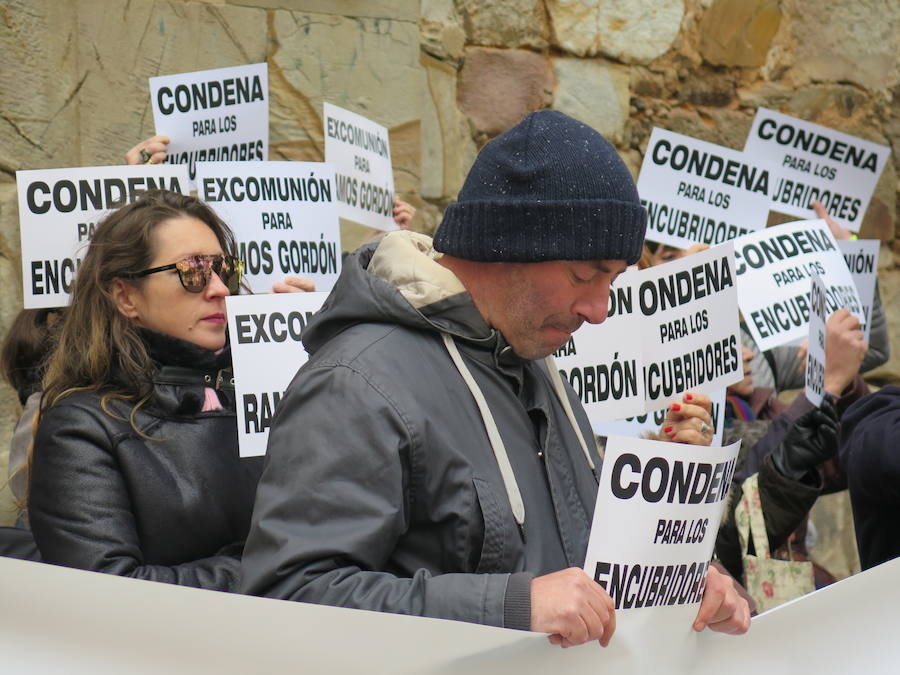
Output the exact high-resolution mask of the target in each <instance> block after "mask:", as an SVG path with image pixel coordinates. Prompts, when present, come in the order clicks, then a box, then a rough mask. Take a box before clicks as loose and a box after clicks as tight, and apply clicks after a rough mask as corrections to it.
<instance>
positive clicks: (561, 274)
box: [242, 110, 749, 646]
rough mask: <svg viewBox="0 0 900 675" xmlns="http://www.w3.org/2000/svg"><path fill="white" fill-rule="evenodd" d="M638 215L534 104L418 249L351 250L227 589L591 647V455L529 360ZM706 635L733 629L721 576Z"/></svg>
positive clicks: (572, 125) (556, 390)
mask: <svg viewBox="0 0 900 675" xmlns="http://www.w3.org/2000/svg"><path fill="white" fill-rule="evenodd" d="M645 228H646V212H645V210H644V209H643V207H642V206H641V205H640V201H639V199H638V196H637V191H636V189H635V186H634V182H633V180H632V178H631V175H630V173H629V172H628V170H627V168H626V167H625V165H624V164H623V163H622V160H621V159H620V158H619V157H618V156H617V155H616V152H615V150H614V149H613V147H612V146H611V145H610V144H609V143H608V142H607V141H605V140H604V139H603V138H602V137H601V136H600V135H599V134H598V133H597V132H595V131H594V130H593V129H590V128H589V127H587V126H585V125H583V124H581V123H579V122H577V121H576V120H573V119H572V118H570V117H567V116H566V115H564V114H562V113H559V112H556V111H548V110H544V111H539V112H536V113H532V114H530V115H528V116H527V117H526V118H525V119H524V120H523V121H522V122H520V123H519V124H518V125H517V126H515V127H514V128H512V129H511V130H509V131H507V132H506V133H504V134H502V135H501V136H499V137H497V138H495V139H494V140H492V141H491V142H490V143H488V144H487V145H486V146H485V147H484V148H483V149H482V151H481V153H480V154H479V155H478V158H477V159H476V160H475V163H474V165H473V167H472V169H471V170H470V172H469V175H468V177H467V179H466V181H465V185H464V186H463V189H462V191H461V192H460V195H459V201H458V202H457V203H456V204H453V205H451V206H450V207H448V209H447V212H446V213H445V215H444V220H443V223H442V224H441V226H440V228H439V229H438V232H437V235H436V237H435V239H434V242H433V244H432V240H431V239H429V238H428V237H425V236H423V235H418V234H415V233H412V232H391V233H388V234H387V235H386V236H384V237H383V238H382V239H381V240H380V241H377V242H372V243H370V244H368V245H366V246H364V247H362V248H360V249H359V250H358V251H357V252H356V253H354V254H352V255H351V256H350V258H349V259H348V261H347V263H346V264H345V265H344V267H343V270H342V273H341V277H340V279H339V280H338V282H337V285H336V286H335V289H334V291H333V292H332V294H331V296H330V298H329V300H328V301H327V302H326V305H325V307H324V308H323V310H322V311H321V312H319V313H318V314H317V315H316V316H315V317H314V318H313V319H312V320H311V321H310V323H309V325H308V327H307V329H306V331H305V332H304V335H303V342H304V345H305V347H306V348H307V350H308V351H309V353H310V359H309V361H308V363H307V364H306V365H305V366H304V367H303V368H302V369H301V370H300V371H299V373H298V375H297V377H295V379H294V381H293V382H292V383H291V385H290V386H289V388H288V390H287V392H286V393H285V396H284V398H282V401H281V404H280V407H279V410H278V412H277V413H276V417H275V420H274V424H273V426H272V428H271V432H270V436H269V447H268V455H267V460H266V470H265V474H264V477H263V479H262V482H261V483H260V487H259V490H258V492H257V501H256V506H255V508H254V515H253V527H252V530H251V533H250V536H249V537H248V540H247V547H246V549H245V555H244V560H243V580H242V590H243V591H244V592H248V593H251V594H256V595H267V596H269V597H276V598H283V599H290V600H298V601H305V602H315V603H321V604H331V605H339V606H344V607H356V608H362V609H371V610H379V611H386V612H396V613H404V614H413V615H419V616H429V617H438V618H445V619H455V620H461V621H470V622H475V623H482V624H488V625H496V626H505V627H508V628H519V629H530V630H534V631H540V632H546V633H549V634H550V635H551V638H550V640H551V642H553V643H555V644H559V645H562V646H569V645H573V644H578V643H582V642H587V641H589V640H600V642H601V644H604V645H605V644H607V643H608V642H609V640H610V638H611V637H612V633H613V631H614V630H615V614H614V611H613V603H612V599H611V598H610V596H609V595H608V594H607V593H606V592H605V591H604V590H603V589H602V587H601V586H599V585H598V584H597V583H595V582H594V581H593V580H592V579H591V578H590V577H589V576H588V575H587V574H585V573H584V571H583V570H582V569H581V566H582V565H583V563H584V557H585V554H586V549H587V542H588V534H589V530H590V525H591V520H592V514H593V509H594V504H595V501H596V494H597V475H598V474H597V472H598V470H599V464H600V459H599V457H598V454H597V450H596V447H595V444H594V443H593V442H589V441H592V439H593V435H592V431H591V428H590V425H589V423H588V420H587V416H586V415H585V413H584V410H583V408H582V407H581V405H580V402H579V400H578V398H577V397H576V396H575V394H574V392H573V391H572V390H571V388H570V387H568V386H567V385H566V384H565V383H564V382H563V381H562V379H561V378H560V376H559V373H558V370H557V368H556V366H555V364H554V363H553V362H552V360H550V361H545V359H546V357H548V356H549V355H551V354H552V353H553V352H554V351H556V350H557V349H558V348H559V347H560V346H561V345H562V344H564V343H565V342H566V341H567V340H568V339H569V336H570V335H571V333H572V332H574V331H575V330H577V329H578V327H579V326H580V325H581V324H582V323H583V322H584V321H588V322H591V323H599V322H601V321H603V320H604V319H605V317H606V312H607V302H608V297H609V289H610V284H611V283H612V282H613V281H614V280H615V278H616V277H617V276H618V274H619V273H621V272H622V271H623V270H624V269H625V267H626V265H627V264H633V263H635V262H636V261H637V259H638V257H639V256H640V253H641V246H642V242H643V236H644V231H645ZM703 419H704V418H703V417H702V416H696V417H691V418H690V420H689V421H685V424H686V425H687V424H690V425H693V427H694V429H695V431H696V432H698V433H699V434H702V435H704V436H706V437H707V438H709V437H710V436H711V434H712V429H711V425H709V424H705V423H704V422H703ZM707 626H709V627H710V628H712V629H714V630H720V631H724V632H729V633H740V632H743V631H745V630H747V627H748V626H749V610H748V608H747V604H746V602H745V601H744V600H742V599H741V598H740V597H739V596H738V594H737V592H736V590H735V588H734V586H733V584H732V582H731V580H730V579H729V578H728V577H727V576H725V575H722V574H721V573H719V572H718V571H717V570H715V569H710V571H709V574H708V577H707V581H706V593H705V595H704V598H703V601H702V603H701V607H700V610H699V613H698V615H697V618H696V620H695V622H694V629H695V630H702V629H704V628H706V627H707Z"/></svg>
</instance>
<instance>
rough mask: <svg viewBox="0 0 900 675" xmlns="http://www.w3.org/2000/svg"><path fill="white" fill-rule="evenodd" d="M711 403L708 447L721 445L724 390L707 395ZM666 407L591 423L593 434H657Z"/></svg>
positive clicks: (723, 430) (635, 436)
mask: <svg viewBox="0 0 900 675" xmlns="http://www.w3.org/2000/svg"><path fill="white" fill-rule="evenodd" d="M709 398H710V400H711V402H712V410H711V412H710V415H711V416H712V421H713V428H714V432H713V438H712V442H711V443H710V445H721V444H722V435H723V434H724V433H725V390H724V389H720V390H719V391H717V392H713V393H711V394H709ZM667 410H668V406H667V407H665V408H661V409H659V410H653V411H651V412H646V413H642V414H640V415H635V416H633V417H626V418H624V419H616V420H610V421H608V422H598V423H596V424H593V423H592V425H591V426H592V427H593V429H594V433H596V434H598V435H600V436H625V437H627V438H641V436H642V435H643V434H645V433H658V432H659V430H660V427H662V424H663V421H664V420H665V419H666V411H667Z"/></svg>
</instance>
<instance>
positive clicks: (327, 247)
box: [197, 162, 341, 293]
mask: <svg viewBox="0 0 900 675" xmlns="http://www.w3.org/2000/svg"><path fill="white" fill-rule="evenodd" d="M197 186H198V189H199V197H200V198H201V199H203V200H204V201H206V202H208V203H209V205H210V206H212V207H213V208H214V209H215V210H216V213H218V214H219V216H220V217H221V218H222V219H223V220H224V221H225V222H226V223H228V224H229V225H231V228H232V230H234V234H235V236H236V237H237V240H238V244H239V247H240V257H241V259H242V260H243V261H244V265H245V268H244V271H245V272H246V274H247V277H246V278H247V282H248V284H249V285H250V288H251V289H252V290H253V291H254V292H257V293H264V292H267V291H269V290H270V289H271V286H272V283H273V282H275V281H281V280H282V279H283V278H284V276H285V275H299V276H302V277H306V278H309V279H312V280H313V281H314V282H315V283H316V289H317V290H320V291H328V290H331V287H332V286H333V285H334V282H335V281H337V277H338V274H339V273H340V271H341V234H340V228H339V226H338V220H337V206H336V203H335V198H334V169H333V168H332V166H331V165H330V164H323V163H318V162H203V163H200V164H198V165H197Z"/></svg>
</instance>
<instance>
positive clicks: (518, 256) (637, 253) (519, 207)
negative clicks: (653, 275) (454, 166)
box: [434, 110, 647, 265]
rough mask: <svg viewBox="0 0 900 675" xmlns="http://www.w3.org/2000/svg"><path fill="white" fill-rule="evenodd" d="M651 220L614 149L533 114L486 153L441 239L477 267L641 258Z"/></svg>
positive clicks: (554, 116) (552, 115)
mask: <svg viewBox="0 0 900 675" xmlns="http://www.w3.org/2000/svg"><path fill="white" fill-rule="evenodd" d="M646 228H647V211H646V210H645V209H644V207H643V206H641V203H640V201H639V199H638V194H637V188H635V185H634V180H633V179H632V178H631V174H630V173H629V171H628V169H627V168H626V166H625V164H624V163H623V162H622V160H621V159H620V158H619V155H618V154H617V153H616V151H615V148H613V146H612V145H610V143H609V142H608V141H607V140H606V139H605V138H603V137H602V136H601V135H600V134H598V133H597V132H596V131H594V130H593V129H591V128H590V127H589V126H587V125H586V124H582V123H581V122H578V121H577V120H574V119H572V118H571V117H568V116H567V115H564V114H563V113H561V112H557V111H555V110H541V111H539V112H534V113H531V114H530V115H528V116H527V117H526V118H525V119H524V120H522V121H521V122H519V124H517V125H516V126H514V127H513V128H512V129H509V130H508V131H506V132H504V133H503V134H501V135H500V136H498V137H497V138H495V139H494V140H492V141H491V142H490V143H488V144H487V145H485V146H484V148H482V150H481V152H480V153H479V154H478V157H477V158H476V159H475V163H474V164H473V165H472V168H471V170H470V171H469V175H468V176H467V177H466V182H465V184H464V185H463V187H462V190H460V192H459V197H458V200H457V201H456V203H454V204H451V205H450V206H448V207H447V210H446V211H445V212H444V219H443V221H442V222H441V225H440V227H439V228H438V230H437V233H436V234H435V237H434V248H435V249H436V250H438V251H441V252H442V253H447V254H448V255H452V256H455V257H457V258H463V259H464V260H473V261H478V262H543V261H547V260H626V261H628V264H629V265H632V264H634V263H635V262H637V261H638V259H639V258H640V257H641V245H642V244H643V242H644V232H645V230H646Z"/></svg>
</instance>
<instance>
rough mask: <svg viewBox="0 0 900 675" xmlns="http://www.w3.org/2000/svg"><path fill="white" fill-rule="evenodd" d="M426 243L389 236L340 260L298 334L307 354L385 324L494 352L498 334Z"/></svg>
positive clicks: (412, 236) (411, 236)
mask: <svg viewBox="0 0 900 675" xmlns="http://www.w3.org/2000/svg"><path fill="white" fill-rule="evenodd" d="M441 255H442V254H441V253H438V252H437V251H435V250H434V249H433V248H432V246H431V238H430V237H426V236H425V235H422V234H418V233H415V232H409V231H397V232H390V233H388V234H386V235H384V236H383V237H381V238H380V239H379V240H376V241H373V242H370V243H369V244H366V245H364V246H362V247H360V248H359V249H357V250H356V251H355V252H354V253H352V254H351V255H349V256H348V257H347V259H346V260H345V261H344V264H343V269H342V270H341V275H340V277H338V280H337V283H336V284H335V286H334V288H333V289H332V291H331V294H330V295H329V296H328V298H327V299H326V300H325V303H324V304H323V305H322V309H321V310H320V311H319V312H318V313H317V314H316V315H315V316H314V317H313V318H312V319H311V320H310V322H309V324H308V326H307V327H306V330H305V331H303V345H304V347H306V351H307V352H309V353H310V354H313V353H315V352H316V351H317V350H318V349H319V348H320V347H321V346H322V345H323V344H325V342H327V341H328V340H329V339H330V338H332V337H333V336H335V335H337V334H338V333H340V332H341V331H343V330H345V329H347V328H350V327H351V326H353V325H356V324H360V323H391V324H398V325H401V326H406V327H410V328H415V329H418V330H423V331H431V332H444V333H449V334H450V335H452V336H453V337H455V338H459V339H462V340H465V341H468V342H474V343H478V344H481V345H483V346H484V347H486V348H494V347H496V345H497V343H498V342H504V345H505V341H504V340H503V337H502V336H501V335H500V333H499V331H496V330H494V329H493V328H491V327H490V326H489V325H488V324H487V323H486V322H485V321H484V319H483V318H482V316H481V314H480V313H479V312H478V310H477V309H476V307H475V305H474V303H473V302H472V298H471V296H470V295H469V294H468V292H467V291H466V289H465V287H464V286H463V285H462V282H460V280H459V279H458V278H457V277H456V275H455V274H453V272H451V271H450V270H448V269H447V268H445V267H443V266H441V265H439V264H438V263H437V260H438V259H439V258H440V257H441Z"/></svg>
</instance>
